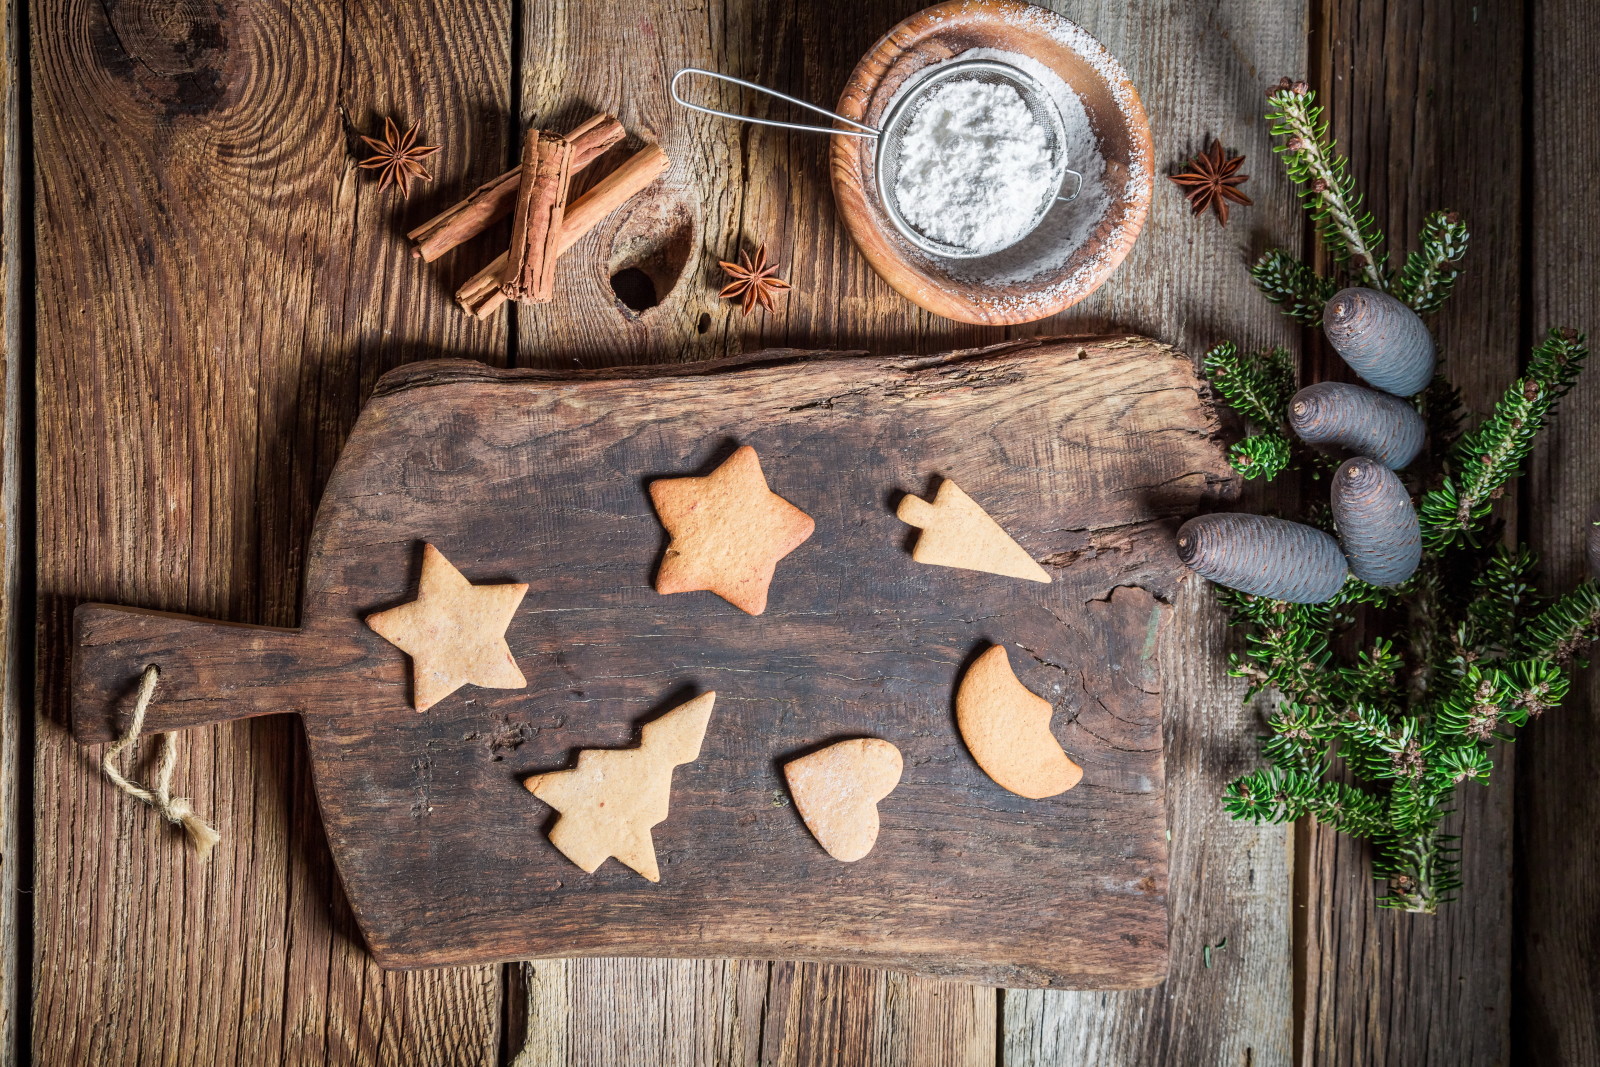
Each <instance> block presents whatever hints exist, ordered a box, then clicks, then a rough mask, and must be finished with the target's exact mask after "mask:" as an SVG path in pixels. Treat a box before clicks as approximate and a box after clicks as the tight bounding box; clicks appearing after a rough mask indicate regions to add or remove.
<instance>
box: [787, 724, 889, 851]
mask: <svg viewBox="0 0 1600 1067" xmlns="http://www.w3.org/2000/svg"><path fill="white" fill-rule="evenodd" d="M900 769H901V760H900V750H899V749H898V748H895V747H894V746H893V745H891V744H890V743H889V742H887V741H882V740H879V739H878V738H876V737H859V738H856V739H855V740H853V741H839V742H837V743H835V744H832V745H829V746H828V747H827V748H823V749H818V750H817V751H815V752H813V753H811V754H810V755H809V756H801V757H800V758H799V759H794V760H790V761H789V762H788V763H785V764H784V765H783V776H784V777H785V778H787V779H788V780H789V792H790V793H792V794H793V795H794V806H795V808H797V809H798V810H799V812H800V817H801V818H802V819H804V820H805V822H806V829H808V830H810V831H811V835H812V836H813V837H815V838H816V839H817V843H818V844H819V845H821V846H822V847H823V848H824V849H825V850H827V853H828V855H830V856H832V857H833V858H834V859H836V860H844V861H845V862H846V863H850V862H853V861H855V860H858V859H860V858H861V857H862V856H865V855H866V854H867V853H868V852H871V851H872V846H873V845H874V844H876V843H877V841H878V801H880V800H882V799H883V798H884V797H886V796H888V795H889V794H890V793H892V792H894V787H895V786H897V785H899V784H900Z"/></svg>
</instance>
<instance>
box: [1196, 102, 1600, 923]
mask: <svg viewBox="0 0 1600 1067" xmlns="http://www.w3.org/2000/svg"><path fill="white" fill-rule="evenodd" d="M1314 100H1315V98H1314V97H1313V95H1312V94H1311V93H1310V91H1309V90H1308V89H1307V88H1306V86H1305V85H1304V83H1291V82H1289V81H1288V80H1287V79H1285V80H1284V81H1283V82H1282V83H1281V84H1280V85H1279V87H1278V88H1277V90H1275V91H1274V92H1273V93H1272V94H1271V101H1272V105H1273V110H1272V113H1271V115H1272V119H1273V122H1274V127H1273V132H1274V134H1277V135H1280V136H1284V137H1286V138H1288V140H1287V143H1285V144H1284V145H1283V146H1282V147H1281V148H1280V149H1279V151H1280V152H1281V153H1282V154H1283V157H1284V161H1285V164H1286V166H1287V167H1288V170H1289V174H1290V177H1291V178H1293V179H1294V180H1295V181H1296V182H1299V183H1301V185H1302V186H1304V187H1305V188H1304V189H1303V191H1302V198H1303V202H1304V205H1305V208H1306V210H1307V211H1308V212H1309V213H1310V215H1311V217H1312V219H1313V220H1314V222H1315V223H1316V225H1317V227H1318V230H1319V233H1320V234H1321V237H1322V240H1323V241H1324V243H1325V245H1326V246H1327V248H1328V251H1329V253H1330V255H1331V256H1332V258H1333V260H1334V262H1335V263H1343V264H1347V265H1348V266H1349V267H1350V268H1351V269H1353V270H1355V271H1357V272H1359V274H1360V277H1361V280H1362V281H1363V282H1365V284H1367V285H1370V286H1372V287H1375V288H1377V289H1380V290H1390V289H1391V288H1392V290H1393V291H1394V292H1395V293H1396V294H1397V295H1398V296H1399V297H1400V298H1401V299H1402V300H1404V301H1405V302H1406V303H1407V304H1408V305H1410V306H1411V307H1412V308H1413V309H1414V310H1416V311H1418V312H1419V313H1427V312H1431V311H1434V310H1436V309H1437V308H1438V307H1439V306H1440V304H1441V303H1442V302H1443V301H1444V300H1445V299H1446V298H1447V297H1448V296H1449V294H1450V292H1451V291H1452V289H1453V286H1454V284H1455V281H1456V277H1457V273H1458V272H1457V264H1458V263H1459V262H1460V260H1461V259H1462V257H1463V256H1464V255H1465V252H1466V248H1467V243H1468V233H1467V230H1466V227H1465V225H1463V224H1462V223H1461V221H1460V220H1459V219H1458V218H1457V217H1455V216H1454V215H1451V214H1448V213H1445V212H1435V213H1434V214H1432V215H1430V216H1428V218H1427V220H1426V221H1425V222H1424V225H1423V227H1422V232H1421V235H1420V239H1419V242H1418V248H1417V250H1416V251H1415V252H1413V253H1411V254H1410V255H1409V256H1407V258H1406V261H1405V264H1404V265H1403V266H1402V268H1401V270H1400V272H1399V274H1398V276H1394V277H1391V275H1390V273H1389V270H1388V265H1387V262H1386V261H1385V258H1384V255H1383V253H1382V252H1381V251H1380V249H1381V245H1382V242H1383V236H1382V234H1381V233H1380V232H1379V231H1378V229H1377V227H1376V225H1375V224H1374V222H1373V219H1372V216H1371V215H1370V214H1368V213H1366V212H1364V211H1363V210H1362V208H1361V202H1360V199H1359V197H1358V196H1357V195H1356V192H1355V189H1354V185H1353V183H1352V182H1351V181H1350V178H1349V165H1348V163H1347V162H1346V161H1345V160H1344V159H1342V158H1340V157H1339V156H1337V155H1336V154H1335V153H1334V151H1333V145H1332V143H1331V140H1330V139H1329V137H1328V128H1327V125H1326V123H1324V122H1323V116H1322V111H1321V109H1319V108H1317V107H1316V106H1315V102H1314ZM1251 275H1252V276H1253V277H1254V278H1255V281H1256V284H1257V286H1258V287H1259V288H1260V289H1261V290H1262V292H1263V293H1264V294H1265V295H1266V297H1267V299H1268V300H1270V301H1272V302H1273V303H1275V304H1277V305H1279V306H1280V307H1281V308H1282V309H1283V310H1284V312H1285V313H1286V314H1288V315H1289V316H1291V317H1292V318H1294V319H1295V320H1296V321H1299V322H1302V323H1304V324H1306V325H1308V326H1315V325H1316V324H1317V323H1318V322H1320V319H1321V309H1322V305H1323V304H1324V303H1325V302H1326V300H1327V298H1328V296H1329V295H1331V292H1332V290H1333V288H1334V286H1335V282H1333V281H1332V280H1329V279H1324V278H1321V277H1319V276H1318V275H1317V274H1316V273H1315V272H1314V271H1312V270H1311V269H1310V268H1309V267H1307V266H1306V265H1305V264H1304V263H1302V262H1300V261H1299V260H1297V259H1296V258H1295V257H1293V256H1291V255H1289V254H1287V253H1285V252H1283V251H1281V250H1274V251H1272V252H1269V253H1267V254H1266V255H1265V256H1263V257H1262V258H1261V259H1260V260H1258V261H1257V262H1256V264H1255V265H1254V266H1253V267H1252V268H1251ZM1586 356H1587V349H1586V348H1585V347H1584V342H1583V338H1582V336H1581V335H1579V334H1576V333H1573V332H1571V331H1567V332H1552V333H1551V334H1550V335H1549V337H1547V338H1546V339H1545V340H1544V342H1543V343H1542V344H1540V345H1539V347H1538V348H1536V349H1535V350H1534V352H1533V354H1532V357H1531V358H1530V360H1529V362H1528V366H1527V369H1526V370H1525V371H1524V373H1523V374H1522V376H1521V377H1520V378H1519V379H1518V380H1517V381H1516V382H1515V383H1514V384H1513V385H1512V386H1511V388H1510V389H1508V390H1507V391H1506V394H1505V395H1504V396H1503V397H1502V398H1501V399H1500V401H1499V403H1498V404H1496V405H1495V408H1494V410H1493V411H1492V412H1491V413H1490V415H1489V417H1488V418H1487V419H1485V420H1484V422H1483V423H1482V424H1481V425H1480V426H1478V427H1477V428H1476V429H1474V430H1473V431H1472V432H1470V433H1467V434H1464V435H1463V434H1462V433H1461V421H1462V405H1461V397H1460V394H1459V392H1458V391H1457V390H1456V389H1455V388H1454V387H1453V386H1452V385H1451V384H1450V383H1449V382H1448V381H1447V380H1446V379H1445V378H1443V377H1442V376H1441V377H1436V378H1435V379H1434V380H1433V382H1432V383H1430V385H1429V386H1428V388H1427V389H1426V390H1424V392H1423V393H1422V394H1421V395H1420V396H1419V397H1418V399H1417V406H1418V411H1419V412H1420V413H1421V414H1422V416H1423V418H1424V420H1425V421H1426V423H1427V426H1428V437H1429V442H1430V447H1429V449H1428V451H1427V453H1426V454H1424V455H1423V456H1422V457H1421V458H1420V461H1419V462H1417V463H1415V464H1413V465H1412V467H1410V468H1409V469H1408V470H1407V471H1406V473H1405V477H1406V478H1407V480H1408V483H1409V484H1410V485H1412V486H1418V487H1424V488H1429V490H1430V491H1428V492H1426V493H1424V494H1423V496H1422V500H1421V504H1420V507H1419V514H1420V519H1421V525H1422V531H1423V537H1424V549H1425V551H1424V553H1423V559H1422V565H1421V567H1420V568H1419V569H1418V570H1417V572H1416V574H1415V575H1414V576H1413V577H1412V578H1410V579H1408V580H1407V581H1406V582H1405V583H1403V584H1402V585H1400V586H1399V587H1396V588H1380V587H1377V586H1373V585H1370V584H1368V583H1366V582H1363V581H1360V580H1359V579H1357V578H1355V577H1354V576H1351V577H1349V578H1347V579H1346V581H1345V582H1344V584H1343V586H1342V587H1341V588H1340V590H1339V593H1338V594H1337V595H1336V596H1335V597H1334V598H1333V599H1332V600H1331V601H1329V602H1328V603H1325V604H1316V605H1305V604H1289V603H1285V602H1282V601H1274V600H1268V599H1264V598H1261V597H1255V596H1249V595H1245V594H1241V593H1237V592H1233V591H1230V590H1223V591H1222V594H1221V597H1220V599H1221V601H1222V603H1223V604H1224V605H1225V606H1226V607H1227V608H1228V611H1229V613H1230V622H1231V623H1232V625H1234V626H1235V627H1238V628H1240V629H1242V630H1243V631H1244V632H1245V641H1244V647H1243V649H1242V651H1240V652H1236V653H1234V654H1233V655H1232V656H1230V673H1232V674H1233V675H1235V676H1237V677H1242V678H1245V679H1247V680H1248V681H1249V695H1250V696H1252V697H1253V696H1255V695H1257V694H1261V693H1264V692H1265V693H1271V694H1273V695H1274V696H1275V697H1276V698H1277V703H1276V706H1275V707H1274V708H1273V709H1272V710H1271V711H1270V712H1269V713H1268V714H1267V715H1266V716H1265V723H1266V727H1267V733H1266V734H1265V735H1264V736H1263V737H1262V738H1261V752H1262V755H1263V756H1264V757H1265V758H1266V760H1267V761H1268V763H1267V765H1266V766H1264V767H1262V768H1261V769H1259V770H1256V771H1253V772H1251V773H1249V774H1246V775H1244V776H1242V777H1240V778H1238V779H1237V780H1235V781H1234V782H1232V783H1230V784H1229V786H1228V788H1227V789H1226V791H1225V792H1224V795H1223V798H1222V799H1223V806H1224V808H1225V809H1226V810H1227V811H1228V813H1229V814H1230V815H1231V816H1233V817H1234V818H1236V819H1245V820H1251V821H1256V822H1285V821H1288V820H1291V819H1297V818H1302V817H1305V816H1311V817H1314V818H1316V819H1318V820H1319V821H1321V822H1323V823H1325V824H1327V825H1329V826H1332V827H1333V828H1334V829H1336V830H1338V831H1340V832H1343V833H1349V834H1353V835H1356V836H1360V837H1365V838H1368V839H1370V840H1371V841H1372V843H1373V872H1374V875H1375V876H1376V877H1377V878H1379V879H1380V880H1382V881H1384V882H1386V883H1387V887H1386V889H1385V890H1384V892H1383V893H1382V895H1381V898H1380V900H1379V903H1380V904H1381V905H1382V906H1384V907H1389V908H1399V909H1403V910H1405V911H1410V912H1415V913H1420V914H1432V913H1433V912H1435V911H1436V910H1437V909H1438V908H1439V907H1440V906H1441V905H1442V904H1444V903H1445V902H1447V901H1449V900H1451V899H1453V897H1454V895H1455V893H1456V892H1457V891H1458V890H1459V888H1460V886H1461V875H1460V863H1459V852H1458V846H1457V840H1456V838H1455V837H1454V836H1453V835H1450V834H1445V833H1443V832H1441V827H1442V825H1443V822H1444V819H1445V817H1446V814H1447V812H1448V810H1449V804H1450V802H1451V801H1452V799H1453V797H1454V795H1455V791H1456V790H1457V789H1458V788H1461V787H1462V786H1464V785H1466V784H1467V783H1472V782H1477V783H1485V782H1487V781H1488V780H1489V777H1490V775H1491V773H1492V772H1493V769H1494V763H1493V758H1492V755H1491V753H1492V752H1493V751H1494V749H1493V746H1494V745H1495V744H1496V743H1497V742H1498V741H1499V740H1501V739H1506V740H1509V739H1510V738H1511V737H1512V734H1513V732H1514V731H1515V730H1517V729H1518V728H1520V727H1522V726H1524V725H1526V724H1527V723H1528V721H1529V720H1530V719H1533V718H1536V717H1538V716H1539V715H1540V714H1542V713H1543V712H1545V711H1546V710H1549V709H1551V708H1554V707H1557V706H1558V705H1559V704H1560V703H1561V701H1562V699H1563V698H1564V697H1565V695H1566V693H1567V691H1568V688H1569V686H1570V684H1571V681H1570V677H1569V669H1570V667H1571V665H1572V664H1573V663H1575V662H1577V661H1578V657H1579V656H1580V655H1581V654H1582V653H1583V652H1584V651H1585V650H1586V648H1587V646H1588V645H1589V644H1590V643H1591V642H1593V641H1595V640H1596V639H1600V586H1597V585H1596V582H1595V581H1592V580H1591V581H1585V582H1584V583H1582V584H1581V585H1579V586H1578V587H1577V588H1575V589H1573V590H1572V591H1571V592H1569V593H1568V594H1567V595H1565V596H1563V597H1561V598H1560V599H1558V600H1556V601H1554V602H1552V603H1549V604H1547V605H1544V604H1542V603H1541V601H1540V598H1539V596H1538V593H1537V591H1536V589H1535V587H1534V582H1533V571H1534V567H1535V560H1534V557H1533V555H1532V553H1530V552H1528V551H1527V550H1526V549H1525V548H1520V547H1517V548H1507V547H1498V545H1497V542H1499V541H1500V540H1501V536H1502V533H1503V529H1502V527H1503V524H1502V523H1500V522H1499V521H1497V520H1495V519H1494V517H1493V514H1492V512H1493V504H1494V500H1495V499H1496V498H1497V497H1498V496H1499V495H1500V494H1501V493H1502V492H1503V491H1504V488H1505V486H1506V485H1507V484H1508V483H1509V482H1510V481H1511V480H1512V479H1513V478H1515V477H1517V475H1518V474H1519V472H1520V470H1521V467H1522V464H1523V463H1524V462H1525V461H1526V459H1527V456H1528V453H1529V451H1530V450H1531V449H1532V447H1533V445H1534V442H1535V439H1536V438H1537V436H1538V434H1539V432H1540V431H1541V430H1542V429H1543V428H1544V427H1545V425H1546V424H1547V423H1548V422H1549V420H1550V418H1551V417H1552V416H1553V415H1554V413H1555V410H1556V406H1557V405H1558V403H1559V402H1560V400H1561V399H1562V397H1564V396H1565V395H1566V393H1567V392H1568V391H1569V390H1570V389H1571V388H1572V385H1573V383H1574V382H1575V380H1576V378H1577V375H1578V373H1579V371H1580V369H1581V367H1582V364H1583V361H1584V359H1585V357H1586ZM1205 363H1206V369H1207V372H1208V373H1209V374H1210V375H1211V378H1212V381H1213V382H1214V384H1215V386H1216V388H1217V391H1218V393H1219V394H1220V395H1221V396H1222V397H1224V398H1225V399H1226V400H1227V401H1228V402H1229V403H1230V404H1231V405H1232V406H1233V407H1234V408H1235V409H1236V410H1237V411H1238V412H1239V413H1240V414H1241V415H1242V416H1243V417H1244V418H1246V419H1247V420H1249V421H1250V422H1251V423H1252V424H1253V425H1254V426H1255V427H1256V428H1257V430H1258V431H1259V432H1257V433H1256V434H1255V435H1254V436H1251V437H1249V438H1247V439H1246V440H1244V441H1241V442H1240V443H1239V444H1237V445H1235V446H1234V447H1233V449H1232V450H1231V451H1230V461H1231V462H1232V463H1233V464H1234V467H1235V469H1236V470H1238V471H1240V472H1241V473H1243V474H1244V475H1245V476H1246V477H1260V476H1269V477H1270V476H1271V475H1274V474H1276V473H1278V472H1279V471H1282V470H1284V469H1286V468H1288V467H1289V466H1295V467H1296V468H1297V469H1304V468H1306V467H1307V466H1310V465H1311V461H1310V455H1309V453H1307V451H1306V450H1305V448H1304V446H1303V445H1301V444H1299V443H1298V442H1297V441H1295V440H1294V439H1292V438H1291V437H1290V436H1289V434H1288V432H1287V428H1286V426H1285V425H1284V422H1285V420H1284V415H1285V408H1286V406H1287V403H1288V400H1289V399H1290V396H1291V393H1292V390H1293V383H1294V374H1293V368H1292V366H1290V364H1289V360H1288V357H1287V354H1286V353H1282V352H1281V351H1280V350H1272V351H1270V352H1257V353H1251V354H1249V355H1242V354H1240V352H1239V351H1238V350H1237V348H1236V347H1235V346H1233V345H1231V344H1227V345H1219V346H1217V347H1216V348H1215V349H1213V350H1212V351H1211V352H1209V353H1207V356H1206V361H1205ZM1299 518H1300V519H1301V520H1302V521H1304V522H1307V523H1310V524H1312V525H1314V526H1317V527H1319V528H1321V529H1324V530H1329V531H1330V532H1331V530H1332V519H1331V511H1330V509H1329V506H1328V505H1327V503H1326V502H1324V501H1314V502H1311V503H1308V504H1307V505H1306V506H1305V507H1304V508H1303V509H1302V513H1301V515H1300V516H1299ZM1481 546H1494V547H1481ZM1530 616H1531V618H1530ZM1358 619H1360V620H1361V621H1362V622H1363V625H1364V628H1365V629H1366V630H1367V631H1368V632H1372V633H1380V632H1381V630H1380V627H1381V626H1383V625H1386V624H1389V623H1393V624H1394V625H1395V628H1394V629H1392V630H1390V631H1389V636H1376V637H1374V639H1373V640H1372V642H1371V644H1370V645H1369V646H1368V647H1367V648H1365V649H1364V650H1361V651H1359V652H1357V653H1356V654H1355V656H1354V657H1353V658H1352V657H1349V656H1347V655H1345V654H1344V653H1343V651H1342V650H1343V648H1344V646H1345V644H1346V642H1345V641H1343V640H1341V638H1343V637H1344V636H1345V632H1346V630H1347V629H1348V628H1350V627H1351V626H1353V625H1354V623H1355V622H1356V621H1357V620H1358ZM1341 764H1342V768H1343V770H1344V771H1347V772H1348V774H1349V775H1350V777H1351V778H1353V779H1354V781H1353V782H1346V781H1343V780H1332V779H1330V772H1331V771H1332V769H1333V768H1334V767H1335V766H1338V765H1341Z"/></svg>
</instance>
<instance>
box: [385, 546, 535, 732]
mask: <svg viewBox="0 0 1600 1067" xmlns="http://www.w3.org/2000/svg"><path fill="white" fill-rule="evenodd" d="M527 591H528V586H527V585H526V584H525V583H521V582H508V583H506V584H504V585H473V584H472V583H471V582H469V581H467V579H466V578H465V577H463V576H462V574H461V572H460V571H458V570H456V569H455V567H454V566H452V565H451V563H450V561H449V560H447V559H445V558H444V553H442V552H440V551H439V550H438V549H437V548H434V547H433V546H432V545H428V544H425V545H423V546H422V579H421V581H419V582H418V583H417V599H415V600H413V601H411V603H409V604H401V605H400V606H399V607H397V608H390V609H389V610H388V611H380V612H378V613H377V614H376V615H368V616H367V625H368V626H370V627H372V628H373V629H374V630H376V631H378V633H379V634H381V635H382V636H383V638H384V639H385V640H386V641H388V642H389V643H390V644H392V645H394V646H396V647H397V648H399V649H400V650H401V651H402V652H404V653H405V654H406V655H408V656H410V657H411V689H412V698H411V702H412V705H413V706H414V707H415V708H416V709H417V710H418V711H427V710H428V709H429V708H431V707H433V706H434V705H435V704H437V703H438V702H439V701H441V700H443V699H444V698H445V697H447V696H449V695H450V694H451V693H454V692H455V691H456V690H457V689H460V688H461V687H462V686H464V685H469V684H470V685H481V686H484V687H486V688H489V689H521V688H522V687H523V686H525V685H527V684H528V681H527V679H526V678H524V677H523V676H522V672H521V671H520V670H518V669H517V664H516V661H515V660H514V659H512V658H511V649H510V648H509V647H508V646H507V645H506V627H507V626H509V625H510V624H511V616H512V615H513V614H515V613H516V610H517V605H518V604H521V603H522V596H523V594H524V593H526V592H527Z"/></svg>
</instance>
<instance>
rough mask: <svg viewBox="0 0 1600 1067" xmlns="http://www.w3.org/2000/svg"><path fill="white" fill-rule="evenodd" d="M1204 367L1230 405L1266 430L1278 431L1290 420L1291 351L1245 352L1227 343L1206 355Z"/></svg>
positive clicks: (1203, 360) (1292, 370)
mask: <svg viewBox="0 0 1600 1067" xmlns="http://www.w3.org/2000/svg"><path fill="white" fill-rule="evenodd" d="M1201 365H1202V366H1203V367H1204V369H1205V373H1206V377H1207V378H1209V379H1210V380H1211V384H1212V385H1213V386H1215V387H1216V390H1217V392H1219V393H1221V394H1222V397H1223V399H1224V400H1226V401H1227V402H1228V406H1229V407H1231V408H1233V410H1235V411H1237V412H1238V413H1239V414H1240V415H1242V416H1243V417H1244V418H1246V419H1248V420H1250V421H1251V422H1253V423H1255V424H1256V425H1257V426H1259V427H1261V428H1262V429H1271V430H1275V429H1277V428H1278V427H1279V426H1281V425H1282V424H1283V422H1284V421H1285V419H1286V418H1287V417H1288V410H1289V400H1290V398H1291V397H1293V396H1294V356H1292V355H1291V354H1290V353H1289V351H1288V350H1287V349H1284V348H1271V349H1265V350H1263V351H1258V352H1247V353H1241V352H1240V351H1239V347H1238V346H1237V345H1235V344H1234V343H1233V342H1232V341H1224V342H1222V343H1221V344H1219V345H1216V346H1215V347H1213V348H1212V349H1211V350H1210V351H1209V352H1207V353H1206V354H1205V356H1204V357H1203V359H1202V361H1201Z"/></svg>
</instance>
